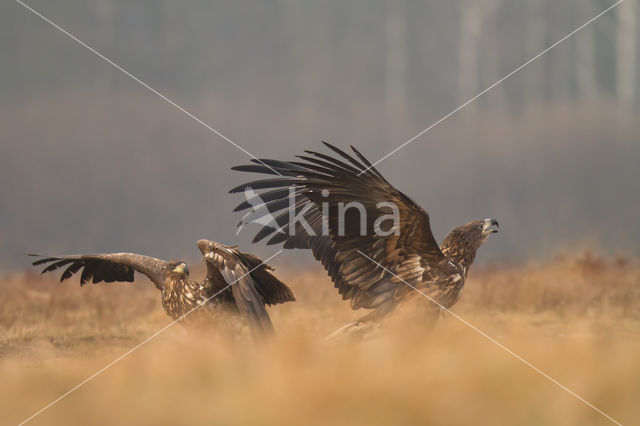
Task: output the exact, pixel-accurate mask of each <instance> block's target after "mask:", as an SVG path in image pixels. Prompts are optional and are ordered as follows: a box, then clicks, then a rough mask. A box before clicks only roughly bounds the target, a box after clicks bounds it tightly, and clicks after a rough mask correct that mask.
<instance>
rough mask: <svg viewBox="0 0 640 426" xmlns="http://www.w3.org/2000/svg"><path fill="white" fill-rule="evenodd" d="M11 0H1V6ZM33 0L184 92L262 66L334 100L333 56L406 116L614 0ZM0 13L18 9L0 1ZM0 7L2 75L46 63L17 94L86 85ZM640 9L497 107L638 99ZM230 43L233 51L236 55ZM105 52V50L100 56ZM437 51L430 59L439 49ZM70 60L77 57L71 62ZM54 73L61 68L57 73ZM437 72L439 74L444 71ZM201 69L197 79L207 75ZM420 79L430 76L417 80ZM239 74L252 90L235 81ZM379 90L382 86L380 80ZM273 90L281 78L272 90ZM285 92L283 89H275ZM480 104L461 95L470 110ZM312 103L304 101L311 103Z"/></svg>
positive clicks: (503, 70) (539, 70)
mask: <svg viewBox="0 0 640 426" xmlns="http://www.w3.org/2000/svg"><path fill="white" fill-rule="evenodd" d="M9 3H10V2H9ZM39 3H40V4H38V2H37V1H34V2H33V6H35V7H36V8H38V6H42V7H41V8H40V9H39V10H41V11H42V12H43V13H45V15H46V16H49V17H52V18H53V20H54V21H56V22H57V23H59V24H61V25H62V26H63V27H65V25H66V26H67V27H68V28H69V29H71V30H72V32H73V33H75V34H77V35H80V38H81V39H83V40H85V41H87V42H88V43H89V44H91V45H92V46H94V47H96V48H98V49H99V50H100V49H102V50H104V51H105V52H107V53H109V52H117V57H116V58H113V59H114V60H116V62H118V63H122V64H127V66H130V67H133V68H135V66H136V64H138V63H141V62H143V63H144V64H145V65H146V66H147V68H148V72H145V78H147V79H150V80H152V81H153V82H154V83H155V84H156V85H158V86H160V87H163V88H173V89H175V90H176V91H179V92H180V93H181V95H189V96H193V97H197V96H206V95H207V94H208V90H207V89H208V87H210V86H212V85H215V84H216V82H217V81H219V80H223V79H224V78H225V76H226V75H227V74H228V73H234V74H238V73H239V74H241V75H245V76H246V77H247V78H244V79H242V80H241V81H242V85H243V87H242V88H238V87H233V86H229V85H226V93H223V94H224V95H228V96H233V95H234V94H235V93H237V91H238V90H243V91H246V90H252V91H255V90H258V91H259V90H260V83H261V79H260V78H259V75H260V74H275V75H280V76H281V77H282V78H281V80H280V84H282V85H283V86H288V85H293V86H294V87H295V89H296V90H295V91H294V92H293V93H294V94H295V95H294V96H293V98H292V99H280V101H288V102H292V103H295V104H296V105H297V106H298V107H300V108H312V107H313V105H326V106H331V103H332V99H330V98H328V97H329V96H330V92H328V91H327V90H325V88H326V85H325V84H326V82H327V81H329V82H330V81H331V78H332V75H334V74H335V73H336V72H337V71H336V69H335V64H336V63H340V64H341V65H342V66H341V67H340V71H346V72H353V73H357V74H358V75H359V78H361V79H363V81H362V82H361V84H362V86H363V87H369V88H370V90H369V92H368V93H370V94H371V96H372V97H378V98H379V99H370V101H371V102H378V103H380V102H382V103H384V104H385V105H386V106H387V109H388V111H389V113H390V114H395V115H397V116H400V117H401V116H403V115H404V114H405V113H406V111H410V110H412V109H413V108H414V107H421V108H422V107H424V106H425V105H426V106H427V107H428V106H429V104H433V103H437V102H445V103H447V104H455V103H462V102H464V101H466V100H467V99H469V98H471V97H472V96H474V95H475V94H477V93H478V92H480V91H481V90H483V89H484V88H486V87H487V86H489V85H490V84H492V83H493V82H495V81H496V80H497V79H498V78H500V77H502V76H504V75H506V74H507V73H509V72H510V71H512V70H513V69H514V68H515V67H517V66H519V65H520V64H522V63H524V62H525V61H526V60H528V59H530V58H531V57H533V56H534V55H536V54H537V53H539V52H541V51H542V50H543V49H545V48H546V47H548V46H549V45H551V44H552V43H554V42H556V41H557V40H559V39H560V38H561V37H563V36H564V35H566V34H568V33H569V32H570V31H572V30H573V29H575V28H577V27H578V26H580V25H582V24H584V23H585V22H586V21H587V20H588V19H590V18H592V17H594V16H595V15H597V14H598V13H600V12H601V11H603V10H604V9H606V8H607V7H609V6H611V5H612V4H613V1H612V0H580V1H563V2H557V1H553V0H455V1H448V2H442V1H435V0H432V1H419V0H395V1H382V0H349V1H327V2H312V1H294V0H260V1H258V0H248V1H247V0H243V1H238V2H235V1H196V2H176V1H171V0H150V1H135V2H130V1H124V0H115V1H105V0H82V1H80V0H69V1H55V2H42V1H41V2H39ZM0 7H2V8H3V9H5V12H8V10H9V9H15V8H16V7H19V6H16V5H11V4H6V3H5V4H4V5H3V6H0ZM13 12H14V13H3V14H2V15H1V17H0V23H1V24H2V27H3V37H2V44H3V45H4V46H3V48H4V49H7V50H11V51H15V52H16V53H17V54H18V57H16V58H14V60H13V61H10V62H9V63H6V64H4V66H3V68H4V69H3V71H2V75H3V76H4V79H5V80H10V81H12V82H14V83H15V82H20V81H21V80H22V81H27V80H29V81H30V83H33V82H32V81H31V78H32V76H31V75H30V73H29V66H26V65H31V66H32V67H33V68H35V69H37V68H38V65H37V63H42V62H44V63H47V64H49V65H50V66H51V67H53V69H52V70H51V71H52V72H51V73H50V75H51V76H52V77H55V81H51V80H47V79H46V78H44V79H41V80H39V81H38V82H37V83H36V84H29V85H28V88H27V90H29V91H31V92H32V93H33V92H38V91H40V90H44V89H60V88H63V87H71V86H73V87H77V86H78V85H79V84H82V83H87V82H83V81H82V80H83V78H82V77H83V76H82V75H81V71H79V70H78V69H79V68H80V69H81V67H79V66H77V65H81V63H78V64H74V58H73V57H71V58H69V57H67V58H64V61H61V60H60V58H59V57H58V52H57V51H55V50H51V51H49V52H40V53H39V54H38V56H37V57H34V56H32V55H31V52H32V48H31V46H34V45H38V44H41V43H42V38H43V37H46V38H50V37H55V36H54V35H53V34H52V33H51V31H52V29H51V28H48V27H46V26H44V25H43V23H42V22H40V21H38V20H37V19H34V16H29V14H28V12H26V11H24V13H23V16H21V17H19V19H16V17H15V11H13ZM638 17H639V11H638V7H637V2H636V0H626V1H625V2H623V4H621V5H620V6H618V7H617V8H616V9H615V10H614V11H612V12H610V13H607V14H606V15H604V16H602V17H601V18H599V20H598V23H597V25H594V26H593V27H592V28H589V29H585V30H584V31H581V32H579V33H578V34H576V35H575V36H574V37H572V38H570V39H569V40H567V41H566V43H567V44H568V45H570V47H568V48H565V49H564V50H563V51H564V54H563V55H557V56H554V57H553V58H551V59H550V60H545V61H541V62H544V64H541V65H537V64H536V65H533V64H532V66H531V69H530V70H527V72H526V74H527V76H526V80H525V82H524V84H522V85H519V86H515V87H514V86H509V87H499V88H496V91H498V92H499V93H500V96H494V97H493V98H492V101H491V105H490V106H491V107H492V108H497V109H501V110H505V111H514V108H515V111H517V110H518V109H519V108H522V107H523V106H526V105H528V104H531V103H536V102H558V101H563V102H564V101H576V100H579V101H584V100H587V101H589V100H593V99H596V98H598V97H603V96H604V97H610V98H612V99H615V100H617V101H619V102H620V103H621V104H622V105H626V106H637V104H638V87H637V80H638V67H637V62H638V50H639V48H640V47H639V43H638V37H639V32H638V28H637V27H638V25H637V22H638ZM234 52H242V55H236V54H234ZM108 56H109V55H108ZM436 58H437V60H434V59H436ZM76 62H77V61H76ZM56 68H59V69H60V70H62V69H64V72H63V73H61V74H63V75H64V78H60V77H59V76H58V75H57V73H56V72H55V71H56ZM443 70H446V71H447V72H443ZM112 71H113V70H111V69H109V67H106V66H102V67H99V68H98V69H97V70H96V71H95V72H94V73H92V74H91V76H90V80H91V84H93V85H99V86H101V87H104V88H105V89H109V90H114V89H115V90H117V89H118V82H119V81H120V80H121V78H120V76H118V75H117V74H114V73H113V72H112ZM199 76H207V78H206V79H203V78H200V77H199ZM427 82H429V84H427ZM247 84H249V85H250V87H246V86H247ZM1 87H2V89H3V96H25V95H26V94H27V93H26V92H25V87H24V86H23V85H20V84H11V85H7V84H4V85H2V86H1ZM381 87H382V88H384V90H382V91H380V90H378V89H379V88H381ZM283 89H284V87H283ZM282 92H283V93H286V92H287V91H286V90H282ZM483 102H484V101H483V100H481V101H480V102H478V103H474V104H473V105H470V109H475V108H480V107H482V105H483ZM310 105H311V106H310Z"/></svg>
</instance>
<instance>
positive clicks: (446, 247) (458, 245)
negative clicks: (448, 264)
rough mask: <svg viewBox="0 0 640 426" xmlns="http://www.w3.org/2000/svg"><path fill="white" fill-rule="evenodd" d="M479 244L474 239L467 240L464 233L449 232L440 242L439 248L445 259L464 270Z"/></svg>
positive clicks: (472, 259)
mask: <svg viewBox="0 0 640 426" xmlns="http://www.w3.org/2000/svg"><path fill="white" fill-rule="evenodd" d="M479 246H480V245H479V244H478V243H477V242H476V241H473V240H469V239H467V238H465V236H464V235H458V233H456V232H451V233H449V235H447V237H446V238H445V239H444V241H443V242H442V244H440V250H441V251H442V254H444V255H445V257H446V258H447V259H449V260H451V261H452V262H454V263H456V264H458V265H460V266H461V267H463V268H464V270H465V272H466V271H468V270H469V267H470V266H471V264H472V263H473V261H474V259H475V258H476V252H477V251H478V247H479Z"/></svg>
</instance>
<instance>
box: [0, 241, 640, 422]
mask: <svg viewBox="0 0 640 426" xmlns="http://www.w3.org/2000/svg"><path fill="white" fill-rule="evenodd" d="M279 269H280V271H279V272H281V274H280V275H281V276H282V278H283V279H285V280H286V281H287V282H289V283H290V284H291V285H292V286H293V287H294V289H295V290H296V293H297V296H298V302H296V303H292V304H288V305H286V306H281V307H276V308H272V309H271V313H272V316H273V320H274V323H275V326H276V328H277V330H278V338H277V340H276V342H274V343H272V344H265V345H258V346H254V345H251V344H249V343H247V342H244V341H233V340H231V339H228V338H227V337H225V336H224V335H223V334H220V333H218V332H216V331H215V330H207V331H186V330H185V329H184V328H183V327H180V326H176V327H173V328H171V329H169V330H168V331H167V332H166V333H164V334H163V335H161V336H159V337H158V338H157V339H154V340H153V341H151V342H150V343H148V344H147V345H145V346H143V347H142V348H141V349H139V350H138V351H136V352H135V353H133V354H132V355H130V356H129V357H127V358H125V359H124V360H122V361H121V362H119V363H118V364H116V365H115V366H114V367H112V368H111V369H109V370H108V371H106V372H105V373H104V374H102V375H100V376H99V377H97V378H96V379H95V380H93V381H92V382H90V383H88V384H87V385H86V386H84V387H82V388H80V389H79V390H78V391H77V392H75V393H73V394H72V395H70V396H69V397H68V398H66V399H64V400H62V401H61V402H60V403H58V404H56V405H55V406H53V407H52V408H51V409H49V410H48V411H46V412H44V413H43V414H41V415H40V416H38V417H36V418H35V419H34V420H33V421H32V424H34V425H35V424H71V423H74V424H113V423H123V424H153V425H164V424H167V425H169V424H195V425H200V424H202V425H205V424H223V425H239V424H260V425H283V424H293V425H300V424H309V425H316V424H317V425H325V424H345V425H346V424H349V425H351V424H370V425H383V424H391V425H396V424H478V423H480V424H505V425H511V424H523V425H528V424H530V425H538V424H610V423H611V422H610V421H608V420H607V419H606V418H605V417H603V416H602V415H600V414H598V413H597V412H595V411H594V410H593V409H591V408H589V407H588V406H586V405H585V404H583V403H582V402H580V401H578V400H577V399H576V398H574V397H573V396H571V395H569V394H568V393H566V392H565V391H563V390H562V389H560V388H559V387H557V386H556V385H554V384H552V383H551V382H549V381H548V380H547V379H545V378H543V377H542V376H540V375H539V374H537V373H536V372H534V371H533V370H531V369H530V368H529V367H527V366H525V365H524V364H523V363H521V362H520V361H518V360H516V359H515V358H513V357H512V356H511V355H509V354H507V353H506V352H504V351H503V350H502V349H500V348H498V347H497V346H496V345H494V344H493V343H491V342H489V341H488V340H486V339H485V338H484V337H482V336H480V335H479V334H477V333H476V332H474V331H473V330H471V329H470V328H469V327H467V326H465V325H464V324H462V323H461V322H459V321H457V320H456V319H455V318H452V317H451V316H447V317H445V318H443V319H442V320H441V321H440V322H439V324H438V326H437V327H436V328H435V329H434V330H432V331H430V332H428V331H426V330H424V329H421V328H420V327H415V326H407V324H406V323H403V321H402V320H399V321H398V320H397V321H392V322H391V323H390V324H389V325H388V326H387V327H385V328H384V329H383V330H382V331H381V332H380V333H379V334H377V335H376V336H375V337H374V338H372V339H370V340H367V341H365V342H348V341H347V342H340V343H339V344H327V343H323V342H322V341H321V338H322V337H323V336H324V335H326V334H328V333H329V332H331V331H332V330H334V329H335V328H337V327H339V326H340V325H342V324H344V323H345V322H347V321H349V320H351V319H353V318H355V317H357V316H358V315H360V313H354V312H352V311H350V310H349V308H348V306H347V305H346V304H345V303H343V302H340V300H339V298H338V296H337V295H336V294H335V293H336V292H335V291H333V289H332V288H331V286H330V284H329V283H328V279H327V278H326V277H325V276H324V274H323V273H322V272H321V271H320V270H318V269H317V268H312V269H311V270H305V271H302V270H301V271H300V272H299V273H292V272H289V273H288V274H287V273H284V272H282V270H285V269H287V270H289V271H291V270H292V269H291V268H284V267H280V268H279ZM293 270H294V271H295V268H294V269H293ZM194 275H196V276H197V275H198V271H196V272H194ZM87 287H88V288H83V289H80V288H79V287H78V285H77V282H76V281H73V282H69V283H64V284H61V285H56V284H54V281H53V280H52V279H51V278H49V277H44V278H43V277H40V276H37V275H35V274H33V273H26V274H20V275H16V276H11V277H7V278H5V279H4V280H3V281H2V282H0V306H1V310H0V330H1V334H0V375H1V377H2V382H1V383H2V384H1V385H0V413H2V418H3V420H4V421H5V422H6V423H17V422H19V421H21V420H23V419H25V418H26V417H28V416H29V415H31V414H32V413H34V412H35V411H37V410H38V409H40V408H42V407H43V406H44V405H45V404H47V403H48V402H50V401H52V400H53V399H55V398H57V397H58V396H59V395H60V394H62V393H63V392H64V391H66V390H67V389H69V388H71V387H72V386H74V385H76V384H77V383H79V382H80V381H82V380H83V379H85V378H86V377H88V376H89V375H91V374H93V373H94V372H95V371H97V370H98V369H100V368H102V367H103V366H104V365H106V364H107V363H108V362H110V361H111V360H113V359H115V358H116V357H117V356H119V355H120V354H122V353H123V352H125V351H126V350H128V349H129V348H130V347H132V346H134V345H135V344H137V343H138V342H140V341H142V340H143V339H144V338H145V337H147V336H149V335H151V334H152V333H153V332H154V331H156V330H157V329H159V328H161V327H162V326H164V325H165V324H167V323H168V322H169V319H168V317H166V316H165V315H164V313H163V312H162V309H161V307H160V303H159V300H158V294H157V292H156V291H155V290H154V289H153V288H152V286H151V285H144V283H138V284H136V285H125V284H113V285H99V286H87ZM639 306H640V261H639V260H638V259H623V258H602V257H598V256H595V255H592V254H588V253H586V254H583V255H581V256H580V257H578V258H571V257H567V258H558V259H556V260H555V261H553V262H550V263H547V264H541V265H529V266H524V267H507V266H502V267H497V266H490V267H485V268H479V269H475V270H473V271H472V273H471V277H470V281H469V282H468V284H467V289H466V293H465V294H464V295H463V298H462V300H461V302H460V303H459V304H458V305H456V307H455V311H456V312H457V313H458V314H460V315H461V316H462V317H464V318H465V319H466V320H468V321H469V322H471V323H472V324H474V325H476V326H478V327H479V328H481V329H482V330H484V331H485V332H487V333H488V334H489V335H491V336H493V337H495V338H496V339H497V340H498V341H500V342H501V343H502V344H504V345H506V346H507V347H509V348H511V349H512V350H513V351H515V352H516V353H518V354H519V355H521V356H523V357H524V358H526V359H527V360H529V361H530V362H532V363H533V364H534V365H536V366H537V367H539V368H541V369H542V370H544V371H546V372H547V373H549V374H550V375H551V376H553V377H555V378H556V379H557V380H558V381H559V382H561V383H563V384H564V385H566V386H568V387H569V388H571V389H573V390H574V391H576V392H577V393H578V394H580V395H582V396H583V397H584V398H585V399H587V400H589V401H591V402H592V403H594V404H595V405H596V406H598V407H599V408H601V409H602V410H603V411H605V412H606V413H608V414H609V415H611V416H612V417H614V418H615V419H617V420H619V421H620V422H622V423H623V424H634V423H637V422H638V420H640V412H639V411H638V409H637V401H638V400H640V381H639V380H638V377H639V376H640V357H639V356H638V354H640V339H639V338H638V337H639V336H640V310H639V309H638V307H639Z"/></svg>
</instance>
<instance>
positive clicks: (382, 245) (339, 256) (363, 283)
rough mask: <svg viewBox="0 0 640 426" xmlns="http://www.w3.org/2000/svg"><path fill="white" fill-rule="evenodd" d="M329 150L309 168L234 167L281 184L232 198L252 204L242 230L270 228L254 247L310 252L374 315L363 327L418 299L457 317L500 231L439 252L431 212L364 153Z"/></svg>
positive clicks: (493, 225)
mask: <svg viewBox="0 0 640 426" xmlns="http://www.w3.org/2000/svg"><path fill="white" fill-rule="evenodd" d="M323 143H324V144H325V145H326V146H327V147H328V148H329V149H330V150H331V151H332V153H330V154H325V153H321V152H314V151H305V153H306V155H299V156H297V158H299V159H300V161H278V160H269V159H259V160H252V162H253V163H254V164H249V165H242V166H236V167H233V168H232V169H233V170H238V171H243V172H251V173H262V174H267V175H274V176H275V177H270V178H266V179H261V180H256V181H253V182H249V183H246V184H243V185H239V186H237V187H235V188H233V189H232V190H231V191H230V192H231V193H239V192H244V193H245V196H246V197H247V199H246V201H244V202H243V203H241V204H240V205H238V206H237V207H236V209H235V211H242V210H246V209H251V208H253V209H252V210H250V211H249V213H247V214H246V215H245V217H244V218H243V220H242V221H241V222H240V224H239V226H243V225H244V224H246V223H249V222H258V223H261V224H263V227H262V228H261V229H260V231H259V232H258V233H257V234H256V236H255V238H254V239H253V242H254V243H256V242H258V241H260V240H263V239H265V238H268V240H267V244H283V247H284V248H286V249H296V248H297V249H310V250H311V252H312V253H313V256H314V257H315V259H316V260H318V261H320V262H321V263H322V265H323V266H324V268H325V270H326V271H327V273H328V274H329V276H330V277H331V280H332V281H333V283H334V285H335V287H336V288H337V289H338V292H339V293H340V294H341V295H342V298H343V299H344V300H349V301H350V303H351V307H352V308H353V309H360V308H364V309H370V310H372V311H371V312H370V313H369V314H367V315H366V316H365V317H363V318H361V319H360V320H358V321H356V323H358V324H360V323H363V322H375V321H377V320H379V319H381V318H382V317H384V316H385V315H386V314H388V313H389V312H391V311H392V310H393V309H394V308H395V307H396V306H397V305H398V304H399V303H400V302H401V301H404V300H407V299H408V298H410V297H412V296H413V295H415V294H416V291H413V290H417V291H419V292H420V293H422V294H424V295H426V296H428V297H429V298H430V299H431V300H432V301H435V302H436V304H433V305H434V308H435V309H434V310H433V311H434V312H439V311H440V308H441V307H444V308H447V309H448V308H449V307H451V306H452V305H453V304H454V303H455V302H456V301H457V300H458V298H459V297H460V294H461V292H462V289H463V287H464V283H465V280H466V278H467V275H468V273H469V268H470V267H471V264H472V263H473V260H474V258H475V256H476V251H477V250H478V248H479V247H480V246H481V245H482V244H483V243H484V242H485V241H486V240H487V237H488V236H489V235H491V234H492V233H494V232H498V222H497V221H496V220H495V219H492V218H490V219H477V220H474V221H471V222H469V223H467V224H465V225H462V226H459V227H457V228H455V229H453V230H452V231H451V232H450V233H449V234H448V235H447V236H446V237H445V239H444V241H443V242H442V244H440V245H438V243H437V242H436V240H435V238H434V236H433V234H432V232H431V226H430V223H429V215H428V214H427V212H426V211H425V210H424V209H422V208H421V207H420V206H418V205H417V204H416V203H415V202H414V201H413V200H411V199H410V198H409V197H407V196H406V195H404V194H403V193H401V192H400V191H398V190H397V189H396V188H394V187H393V186H392V185H391V184H390V183H389V182H388V181H387V180H386V179H385V178H384V177H383V176H382V175H381V174H380V172H378V171H377V170H376V169H375V167H373V166H372V165H371V163H370V162H369V161H368V160H367V159H366V158H365V157H364V156H363V155H362V154H361V153H360V152H359V151H358V150H356V149H355V148H354V147H353V146H352V147H351V149H352V150H353V155H350V154H348V153H346V152H344V151H343V150H340V149H339V148H336V147H335V146H333V145H331V144H328V143H326V142H323ZM257 191H260V192H259V193H258V192H257ZM385 222H386V223H385ZM389 222H391V223H389ZM385 225H386V226H385ZM438 305H439V306H438ZM436 318H437V315H436ZM356 323H354V324H356Z"/></svg>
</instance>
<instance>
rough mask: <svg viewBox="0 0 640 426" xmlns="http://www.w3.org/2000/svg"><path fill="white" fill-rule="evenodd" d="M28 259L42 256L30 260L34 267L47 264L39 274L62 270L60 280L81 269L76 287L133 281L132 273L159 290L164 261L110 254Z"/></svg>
mask: <svg viewBox="0 0 640 426" xmlns="http://www.w3.org/2000/svg"><path fill="white" fill-rule="evenodd" d="M30 256H37V257H42V258H41V259H38V260H36V261H34V262H33V263H32V264H33V265H34V266H38V265H47V266H46V267H45V268H44V269H43V270H42V273H45V272H51V271H54V270H56V269H58V268H62V267H66V269H65V271H64V272H63V273H62V276H61V277H60V281H64V280H66V279H68V278H71V277H72V276H73V275H74V274H75V273H76V272H78V271H80V270H81V269H82V273H81V275H80V285H84V284H85V283H87V282H88V281H90V280H91V281H92V282H93V283H94V284H96V283H99V282H103V281H104V282H114V281H119V282H133V280H134V272H139V273H142V274H144V275H146V276H147V277H148V278H149V279H150V280H151V281H153V283H154V284H155V285H156V287H157V288H158V289H160V290H162V288H163V286H164V270H165V267H166V264H167V262H165V261H164V260H161V259H156V258H153V257H149V256H143V255H140V254H135V253H111V254H106V253H104V254H77V255H68V256H52V257H45V256H41V255H38V254H30Z"/></svg>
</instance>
